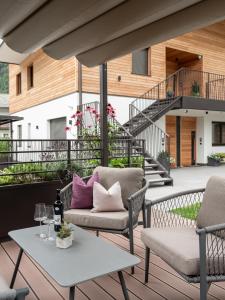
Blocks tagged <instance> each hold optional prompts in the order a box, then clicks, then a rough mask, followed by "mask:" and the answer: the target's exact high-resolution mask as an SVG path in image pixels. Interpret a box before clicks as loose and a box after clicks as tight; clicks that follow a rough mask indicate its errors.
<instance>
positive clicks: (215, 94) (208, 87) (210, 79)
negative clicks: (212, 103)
mask: <svg viewBox="0 0 225 300" xmlns="http://www.w3.org/2000/svg"><path fill="white" fill-rule="evenodd" d="M181 96H192V97H199V98H205V99H212V100H222V101H223V100H225V76H224V75H219V74H214V73H209V72H203V71H197V70H192V69H188V68H181V69H179V70H178V71H176V72H175V73H173V74H171V75H170V76H168V77H167V78H166V79H165V80H163V81H162V82H160V83H159V84H157V85H156V86H154V87H153V88H151V89H150V90H149V91H147V92H146V93H144V94H143V95H141V96H140V97H138V98H137V99H135V100H134V101H133V102H132V103H131V105H132V106H131V107H130V118H131V117H134V111H132V107H136V108H137V109H138V110H140V111H143V110H144V109H146V108H147V107H149V106H150V105H152V104H154V105H156V103H157V102H158V104H160V103H159V102H160V101H159V100H164V101H167V102H168V103H169V102H170V101H171V100H172V99H174V98H176V97H181Z"/></svg>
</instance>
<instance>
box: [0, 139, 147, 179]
mask: <svg viewBox="0 0 225 300" xmlns="http://www.w3.org/2000/svg"><path fill="white" fill-rule="evenodd" d="M136 142H137V143H135V144H134V143H133V140H132V139H124V138H110V140H109V164H110V165H111V166H115V167H116V166H119V165H120V166H122V165H123V166H124V167H126V166H128V167H129V166H135V165H138V166H141V167H142V162H143V161H142V157H143V155H144V152H145V149H144V147H145V142H144V141H143V140H137V141H136ZM100 163H101V140H100V139H99V138H89V139H81V138H80V139H77V140H0V185H2V184H9V183H23V182H32V181H43V180H53V179H57V178H60V177H63V176H65V174H66V173H68V171H69V172H70V174H71V172H77V173H79V174H80V175H82V176H83V175H89V174H90V173H91V171H92V170H93V169H94V168H95V167H96V166H98V165H100Z"/></svg>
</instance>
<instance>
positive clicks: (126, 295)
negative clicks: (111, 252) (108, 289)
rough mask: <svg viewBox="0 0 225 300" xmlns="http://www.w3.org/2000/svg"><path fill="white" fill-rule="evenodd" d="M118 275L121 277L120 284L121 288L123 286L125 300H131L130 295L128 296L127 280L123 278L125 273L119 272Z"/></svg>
mask: <svg viewBox="0 0 225 300" xmlns="http://www.w3.org/2000/svg"><path fill="white" fill-rule="evenodd" d="M118 275H119V279H120V284H121V286H122V290H123V295H124V299H125V300H129V295H128V291H127V287H126V283H125V280H124V278H123V273H122V271H119V272H118Z"/></svg>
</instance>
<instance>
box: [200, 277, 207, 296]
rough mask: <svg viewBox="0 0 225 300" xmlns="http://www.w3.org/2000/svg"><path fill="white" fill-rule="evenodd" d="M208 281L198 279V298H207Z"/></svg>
mask: <svg viewBox="0 0 225 300" xmlns="http://www.w3.org/2000/svg"><path fill="white" fill-rule="evenodd" d="M208 289H209V286H208V283H207V281H206V280H200V300H207V293H208Z"/></svg>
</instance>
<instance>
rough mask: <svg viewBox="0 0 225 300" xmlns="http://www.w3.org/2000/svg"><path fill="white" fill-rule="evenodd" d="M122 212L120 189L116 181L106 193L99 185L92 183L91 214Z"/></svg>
mask: <svg viewBox="0 0 225 300" xmlns="http://www.w3.org/2000/svg"><path fill="white" fill-rule="evenodd" d="M124 210H125V208H124V206H123V200H122V196H121V187H120V183H119V182H118V181H117V182H116V183H114V184H113V185H112V186H111V188H110V189H109V190H108V191H107V190H106V189H105V188H104V187H103V186H102V185H101V184H100V183H98V182H94V187H93V209H92V210H91V211H92V212H101V211H124Z"/></svg>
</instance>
